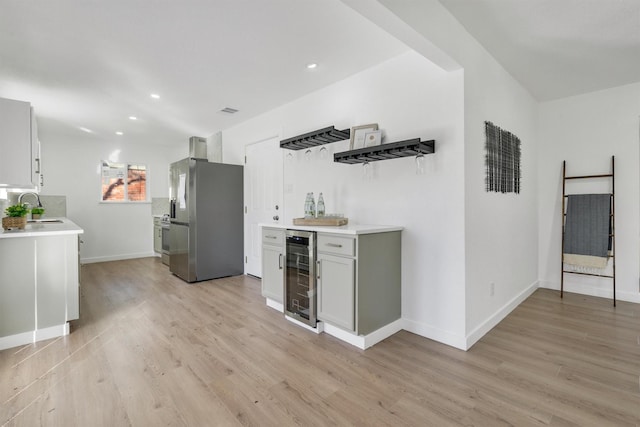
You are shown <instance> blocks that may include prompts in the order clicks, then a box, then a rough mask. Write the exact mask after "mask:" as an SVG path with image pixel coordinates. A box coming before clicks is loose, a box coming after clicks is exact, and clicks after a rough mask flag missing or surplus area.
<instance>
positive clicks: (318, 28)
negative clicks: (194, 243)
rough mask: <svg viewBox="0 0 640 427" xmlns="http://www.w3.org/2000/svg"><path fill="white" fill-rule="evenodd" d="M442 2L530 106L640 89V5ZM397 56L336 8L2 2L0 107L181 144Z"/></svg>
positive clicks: (390, 42)
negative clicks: (22, 105) (16, 106)
mask: <svg viewBox="0 0 640 427" xmlns="http://www.w3.org/2000/svg"><path fill="white" fill-rule="evenodd" d="M368 1H370V2H371V3H373V0H368ZM416 1H417V0H416ZM440 2H441V3H442V4H443V5H444V6H445V7H447V8H448V9H449V10H450V11H451V13H452V14H453V15H454V16H456V17H457V18H458V19H459V20H460V22H461V23H462V24H463V25H464V26H465V27H466V28H467V29H468V30H469V32H470V33H472V34H473V35H474V36H475V37H476V38H477V39H478V40H479V41H480V42H481V43H482V44H483V45H484V46H485V48H486V49H487V50H488V51H489V52H491V53H492V54H493V56H494V57H496V58H497V59H498V60H499V61H500V62H501V63H502V64H503V65H504V66H505V68H506V69H507V70H509V71H510V72H511V74H512V75H513V76H514V77H515V78H516V79H518V80H519V81H520V82H521V83H522V84H523V85H524V86H525V87H527V88H528V89H529V91H530V92H531V93H532V94H533V95H534V96H535V97H536V98H537V99H539V100H548V99H555V98H560V97H564V96H569V95H573V94H578V93H584V92H589V91H593V90H598V89H603V88H608V87H613V86H617V85H621V84H625V83H630V82H635V81H639V80H640V0H474V1H471V0H440ZM363 4H365V5H367V4H368V3H366V1H365V3H363ZM365 7H366V6H365ZM406 50H407V47H406V46H405V45H404V44H402V43H400V42H399V41H397V40H396V39H395V38H393V37H391V36H390V35H389V34H387V33H386V32H384V31H383V30H381V29H380V28H379V27H377V26H376V25H374V24H372V23H371V22H369V21H368V20H366V19H365V18H363V17H362V16H361V15H359V14H358V13H357V12H355V11H354V10H353V9H351V8H350V7H347V6H345V5H344V4H343V3H342V2H341V1H340V0H321V1H320V0H180V1H175V0H155V1H150V0H110V1H104V0H56V1H51V0H29V1H25V0H2V3H1V8H0V97H5V98H14V99H21V100H27V101H30V102H31V103H32V104H33V105H34V107H35V109H36V115H37V117H38V124H39V127H40V135H41V139H42V140H43V141H45V140H46V139H47V137H53V136H55V137H56V138H61V137H72V138H77V137H78V135H82V137H83V138H86V139H87V141H89V142H90V141H97V142H101V141H102V142H103V141H124V142H127V141H131V142H136V143H156V144H164V145H176V144H186V142H187V139H188V137H189V136H192V135H198V136H209V135H211V134H213V133H214V132H216V131H218V130H221V129H227V128H229V127H232V126H233V125H235V124H237V123H240V122H242V121H245V120H247V119H249V118H251V117H254V116H256V115H259V114H261V113H263V112H265V111H268V110H270V109H273V108H275V107H277V106H280V105H282V104H285V103H287V102H290V101H292V100H294V99H297V98H299V97H301V96H303V95H305V94H308V93H310V92H313V91H315V90H317V89H320V88H322V87H324V86H326V85H328V84H331V83H333V82H336V81H339V80H341V79H344V78H345V77H348V76H349V75H352V74H354V73H357V72H359V71H361V70H364V69H366V68H368V67H371V66H373V65H375V64H377V63H380V62H382V61H385V60H387V59H389V58H392V57H394V56H396V55H399V54H401V53H402V52H404V51H406ZM309 62H317V63H318V64H319V65H318V68H317V69H315V70H307V69H306V68H305V65H306V64H307V63H309ZM151 93H158V94H160V95H161V98H160V99H159V100H154V99H151V98H150V96H149V95H150V94H151ZM225 107H232V108H236V109H238V110H240V112H239V113H237V114H235V115H226V114H224V113H220V112H219V111H220V110H221V109H223V108H225ZM131 115H133V116H137V117H138V120H137V121H135V122H133V121H131V120H129V119H128V117H129V116H131ZM319 125H324V124H319ZM81 127H83V128H86V129H89V130H91V131H92V133H91V134H89V133H84V131H82V130H80V128H81ZM116 131H122V132H124V135H123V136H116V135H115V132H116Z"/></svg>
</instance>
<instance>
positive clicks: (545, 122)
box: [538, 82, 640, 302]
mask: <svg viewBox="0 0 640 427" xmlns="http://www.w3.org/2000/svg"><path fill="white" fill-rule="evenodd" d="M639 125H640V82H639V83H635V84H631V85H626V86H621V87H616V88H612V89H608V90H603V91H598V92H593V93H588V94H584V95H580V96H574V97H570V98H565V99H560V100H557V101H552V102H545V103H542V104H540V151H539V155H540V158H539V168H538V175H539V183H540V184H539V212H540V214H539V215H540V224H539V232H540V270H539V277H540V279H541V286H544V287H548V288H552V289H559V288H560V268H561V267H560V251H561V249H560V248H561V203H562V202H561V200H562V198H561V195H562V161H563V160H566V161H567V175H592V174H599V173H609V172H610V163H611V156H615V184H616V188H615V190H616V199H615V202H616V206H615V208H616V211H615V214H616V290H617V297H618V299H621V300H626V301H633V302H640V293H639V292H638V286H639V285H638V277H639V271H638V265H639V263H638V260H639V255H640V254H639V237H640V236H639V226H638V219H639V218H640V215H639V204H640V197H639V190H638V188H639V186H638V184H639V178H640V176H639V173H638V161H639V154H640V152H639V149H638V146H639V143H640V140H639V135H638V129H639ZM608 191H610V187H609V186H608V181H607V180H596V181H592V180H590V181H589V182H582V183H575V182H574V183H571V184H570V187H567V193H572V192H575V193H580V192H608ZM564 284H565V290H567V291H570V292H577V293H582V294H587V295H596V296H603V297H607V298H610V297H611V296H612V283H611V280H610V279H599V278H594V277H586V276H577V275H572V274H566V275H565V282H564Z"/></svg>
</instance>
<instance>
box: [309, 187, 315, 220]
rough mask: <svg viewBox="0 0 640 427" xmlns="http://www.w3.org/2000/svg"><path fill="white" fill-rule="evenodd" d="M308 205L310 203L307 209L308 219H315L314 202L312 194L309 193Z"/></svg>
mask: <svg viewBox="0 0 640 427" xmlns="http://www.w3.org/2000/svg"><path fill="white" fill-rule="evenodd" d="M310 203H311V206H310V208H309V217H310V218H315V217H316V201H315V199H314V198H313V193H311V200H310Z"/></svg>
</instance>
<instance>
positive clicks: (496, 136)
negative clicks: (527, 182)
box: [484, 122, 521, 193]
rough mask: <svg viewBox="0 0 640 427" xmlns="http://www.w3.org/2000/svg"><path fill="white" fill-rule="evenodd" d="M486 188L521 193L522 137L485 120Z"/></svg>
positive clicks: (501, 191) (494, 190) (498, 191)
mask: <svg viewBox="0 0 640 427" xmlns="http://www.w3.org/2000/svg"><path fill="white" fill-rule="evenodd" d="M484 132H485V137H486V143H485V151H486V154H485V170H486V177H485V189H486V191H487V192H490V191H493V192H496V193H520V175H521V171H520V138H518V137H517V136H515V135H514V134H512V133H511V132H509V131H506V130H504V129H500V128H499V127H498V126H496V125H494V124H493V123H491V122H484Z"/></svg>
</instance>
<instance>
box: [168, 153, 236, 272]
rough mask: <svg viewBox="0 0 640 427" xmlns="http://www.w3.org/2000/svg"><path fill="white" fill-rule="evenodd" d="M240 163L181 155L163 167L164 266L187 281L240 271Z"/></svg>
mask: <svg viewBox="0 0 640 427" xmlns="http://www.w3.org/2000/svg"><path fill="white" fill-rule="evenodd" d="M242 175H243V173H242V166H238V165H227V164H223V163H210V162H208V161H207V160H203V159H194V158H187V159H183V160H180V161H178V162H175V163H172V164H171V166H170V170H169V177H170V193H169V197H170V199H171V206H170V211H171V212H170V217H171V226H170V229H169V254H170V258H169V269H170V270H171V272H172V273H173V274H175V275H176V276H178V277H180V278H181V279H183V280H185V281H187V282H197V281H201V280H209V279H215V278H219V277H225V276H234V275H238V274H243V272H244V266H243V257H244V247H243V245H244V227H243V219H244V214H243V203H244V202H243V193H242V192H243V183H242Z"/></svg>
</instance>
